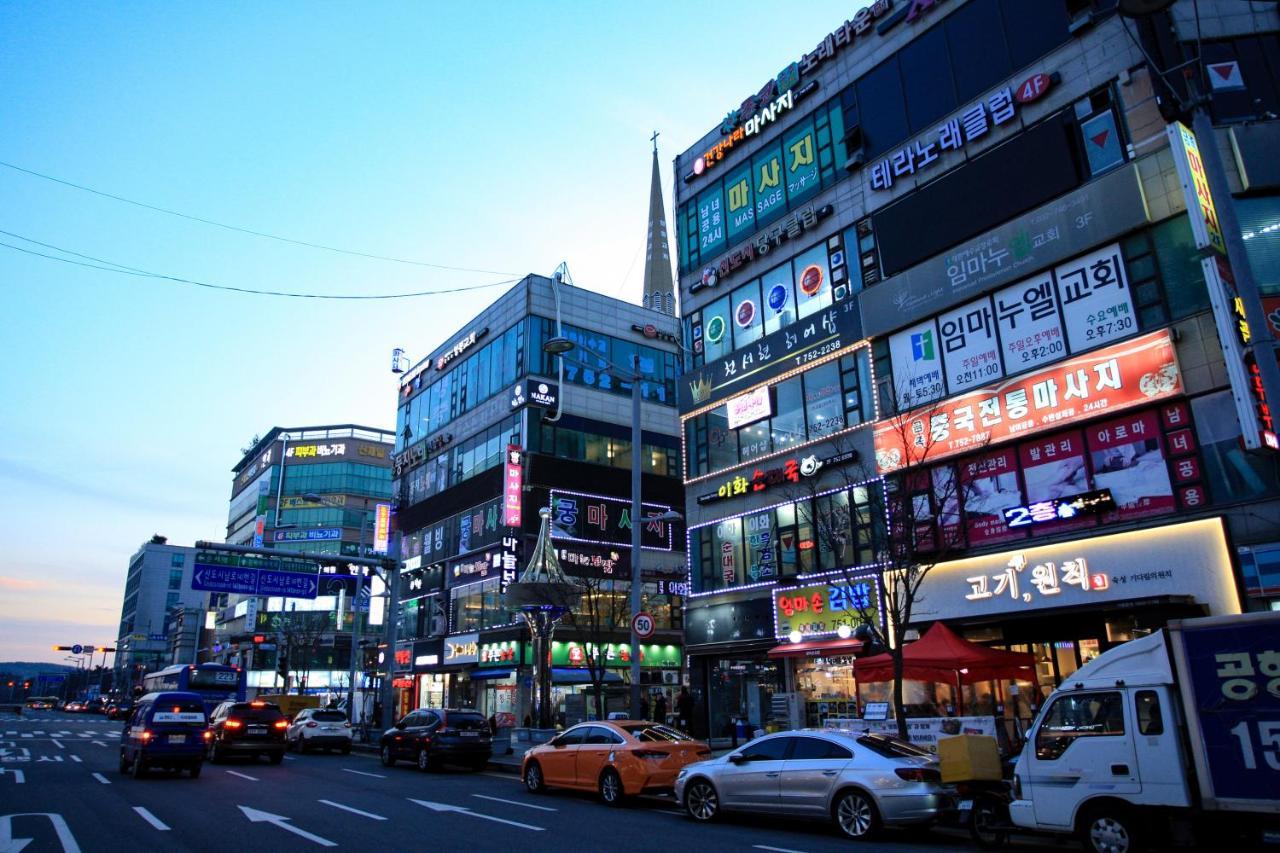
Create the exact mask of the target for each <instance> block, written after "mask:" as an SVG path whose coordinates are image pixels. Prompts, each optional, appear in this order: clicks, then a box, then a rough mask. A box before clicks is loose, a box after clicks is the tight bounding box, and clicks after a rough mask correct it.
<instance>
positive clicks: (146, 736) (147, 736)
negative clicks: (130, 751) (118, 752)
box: [138, 731, 151, 740]
mask: <svg viewBox="0 0 1280 853" xmlns="http://www.w3.org/2000/svg"><path fill="white" fill-rule="evenodd" d="M138 737H140V738H142V739H143V740H151V732H148V731H144V732H143V733H142V734H140V735H138Z"/></svg>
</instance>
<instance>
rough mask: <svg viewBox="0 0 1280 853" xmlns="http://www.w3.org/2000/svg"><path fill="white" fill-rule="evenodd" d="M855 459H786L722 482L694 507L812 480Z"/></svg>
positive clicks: (849, 454)
mask: <svg viewBox="0 0 1280 853" xmlns="http://www.w3.org/2000/svg"><path fill="white" fill-rule="evenodd" d="M857 458H858V451H856V450H848V451H845V452H844V453H838V454H836V455H835V456H828V457H826V458H825V459H819V458H818V457H817V456H816V455H813V454H810V455H808V456H804V457H799V458H796V459H788V460H787V461H786V462H784V463H783V464H782V465H780V466H779V467H777V468H769V469H767V470H761V469H759V468H757V469H755V470H754V471H752V472H751V476H750V477H749V478H748V477H747V476H745V475H743V474H739V475H737V476H736V477H732V478H730V479H728V480H725V481H724V482H723V483H721V484H720V487H719V488H718V489H716V491H715V492H714V493H711V494H706V495H699V496H698V503H700V504H703V505H706V504H709V503H715V502H716V501H722V500H725V499H727V498H736V497H739V496H740V495H748V494H751V493H753V492H763V491H764V490H765V489H768V488H771V487H773V486H781V485H785V484H787V483H799V482H800V478H801V477H816V476H817V475H818V472H819V471H821V470H822V469H823V468H825V467H827V466H829V465H844V464H846V463H849V462H853V461H854V460H856V459H857Z"/></svg>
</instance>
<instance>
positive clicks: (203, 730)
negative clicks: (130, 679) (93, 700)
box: [120, 691, 210, 779]
mask: <svg viewBox="0 0 1280 853" xmlns="http://www.w3.org/2000/svg"><path fill="white" fill-rule="evenodd" d="M126 720H127V721H126V723H125V726H124V732H123V733H121V736H120V772H121V773H128V774H130V775H132V776H133V777H134V778H135V779H139V778H141V777H143V776H145V775H147V772H148V771H149V770H151V769H152V768H155V767H165V768H168V769H171V770H177V771H179V772H181V771H183V770H186V771H187V772H189V773H190V774H191V778H193V779H194V778H196V777H197V776H199V775H200V769H201V767H202V766H203V765H204V755H205V744H207V743H208V741H209V739H210V732H209V718H208V716H206V714H205V711H204V700H203V699H202V698H201V696H200V694H199V693H184V692H178V691H171V692H163V693H148V694H147V695H145V696H143V697H142V698H140V699H139V700H138V701H137V703H136V704H135V705H134V708H133V710H132V711H131V712H130V713H129V714H128V716H127V717H126Z"/></svg>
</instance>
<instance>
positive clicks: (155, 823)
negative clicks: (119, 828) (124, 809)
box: [133, 806, 169, 832]
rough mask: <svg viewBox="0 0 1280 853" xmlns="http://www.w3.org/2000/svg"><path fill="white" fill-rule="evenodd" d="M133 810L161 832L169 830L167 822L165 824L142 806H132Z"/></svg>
mask: <svg viewBox="0 0 1280 853" xmlns="http://www.w3.org/2000/svg"><path fill="white" fill-rule="evenodd" d="M133 810H134V811H135V812H137V813H138V815H139V817H141V818H142V819H143V820H145V821H146V822H147V823H149V824H151V825H152V826H154V827H155V828H156V829H158V830H160V831H161V832H168V831H169V826H168V824H166V823H165V822H164V821H162V820H161V819H160V818H158V817H156V816H155V815H153V814H152V813H151V812H149V811H147V810H146V809H144V808H143V807H142V806H134V807H133Z"/></svg>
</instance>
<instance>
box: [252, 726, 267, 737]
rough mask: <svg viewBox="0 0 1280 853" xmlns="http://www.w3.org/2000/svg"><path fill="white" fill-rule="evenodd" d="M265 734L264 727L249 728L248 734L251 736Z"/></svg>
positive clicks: (265, 729) (265, 728)
mask: <svg viewBox="0 0 1280 853" xmlns="http://www.w3.org/2000/svg"><path fill="white" fill-rule="evenodd" d="M266 733H267V727H266V726H249V734H251V735H265V734H266Z"/></svg>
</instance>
